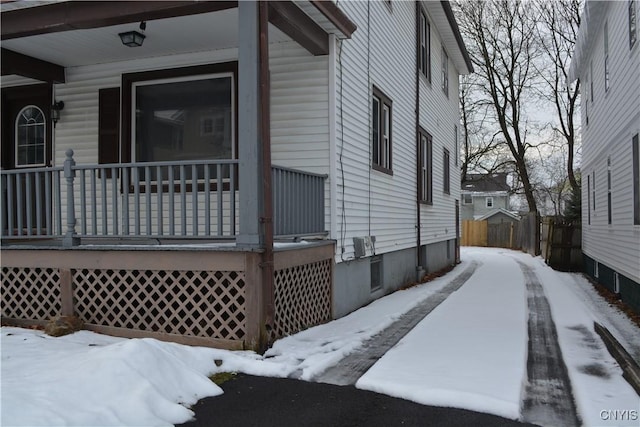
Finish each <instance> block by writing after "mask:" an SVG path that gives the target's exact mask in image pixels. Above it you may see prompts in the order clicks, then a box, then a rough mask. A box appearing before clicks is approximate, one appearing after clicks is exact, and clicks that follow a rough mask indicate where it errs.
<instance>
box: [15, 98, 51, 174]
mask: <svg viewBox="0 0 640 427" xmlns="http://www.w3.org/2000/svg"><path fill="white" fill-rule="evenodd" d="M45 135H46V122H45V115H44V113H43V112H42V110H41V109H40V108H38V107H36V106H35V105H28V106H26V107H24V108H23V109H22V110H20V112H19V113H18V117H17V118H16V131H15V138H16V140H15V143H16V150H15V153H16V167H24V166H42V165H44V164H45V151H46V136H45Z"/></svg>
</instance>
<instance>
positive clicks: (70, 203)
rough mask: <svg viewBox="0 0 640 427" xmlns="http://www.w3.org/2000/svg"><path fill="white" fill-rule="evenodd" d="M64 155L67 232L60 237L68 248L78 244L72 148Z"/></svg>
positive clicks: (63, 244) (74, 162)
mask: <svg viewBox="0 0 640 427" xmlns="http://www.w3.org/2000/svg"><path fill="white" fill-rule="evenodd" d="M65 155H66V157H67V158H66V159H65V161H64V178H65V179H66V181H67V233H66V234H65V235H64V237H63V238H62V246H64V247H65V248H69V247H71V246H77V245H79V244H80V239H79V238H78V236H77V235H76V209H75V194H74V190H73V180H74V178H75V176H76V171H74V170H73V167H74V166H75V165H76V161H75V160H73V150H72V149H68V150H67V151H66V153H65Z"/></svg>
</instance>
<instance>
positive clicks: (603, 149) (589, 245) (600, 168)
mask: <svg viewBox="0 0 640 427" xmlns="http://www.w3.org/2000/svg"><path fill="white" fill-rule="evenodd" d="M638 12H639V8H638V2H637V1H635V0H632V1H618V2H598V1H587V3H586V5H585V9H584V12H583V17H582V22H581V25H580V32H579V36H578V40H577V43H576V48H575V52H574V57H573V60H572V63H571V68H570V80H571V81H574V80H575V79H579V80H580V85H581V86H580V87H581V91H582V101H581V102H582V104H581V105H582V113H581V114H582V165H581V170H582V236H583V237H582V250H583V253H584V261H585V271H586V273H587V274H589V275H590V276H592V277H593V278H594V279H595V280H597V281H598V282H600V283H602V284H603V285H605V286H606V287H608V288H609V289H610V290H612V291H615V292H617V293H619V294H620V295H621V296H622V299H623V300H624V301H625V302H627V303H628V304H629V305H631V306H632V307H634V309H635V310H636V311H640V181H639V180H640V173H639V165H640V157H639V156H640V154H639V153H640V150H639V147H638V134H639V133H640V42H639V41H638Z"/></svg>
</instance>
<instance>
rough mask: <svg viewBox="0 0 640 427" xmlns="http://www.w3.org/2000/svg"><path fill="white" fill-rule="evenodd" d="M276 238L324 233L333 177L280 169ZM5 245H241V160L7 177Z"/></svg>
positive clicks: (34, 171) (0, 220)
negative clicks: (156, 241)
mask: <svg viewBox="0 0 640 427" xmlns="http://www.w3.org/2000/svg"><path fill="white" fill-rule="evenodd" d="M272 177H273V185H272V187H273V201H274V226H275V228H274V233H275V234H276V236H291V235H309V234H319V233H323V232H324V181H325V179H326V176H324V175H317V174H311V173H307V172H302V171H297V170H293V169H288V168H282V167H278V166H274V167H273V168H272ZM0 178H1V187H2V212H1V213H0V229H1V230H2V238H3V240H12V239H31V238H34V237H44V238H64V239H65V241H66V242H67V244H68V245H73V244H75V243H77V240H78V239H80V238H85V237H91V238H102V237H113V238H139V237H146V238H163V239H164V238H185V239H197V238H205V239H235V236H236V235H237V234H238V233H239V203H238V202H239V198H238V180H239V179H240V177H239V170H238V161H237V160H201V161H180V162H145V163H128V164H103V165H76V164H75V161H74V159H73V151H72V150H68V152H67V158H66V160H65V163H64V166H63V167H49V168H30V169H18V170H5V171H1V172H0Z"/></svg>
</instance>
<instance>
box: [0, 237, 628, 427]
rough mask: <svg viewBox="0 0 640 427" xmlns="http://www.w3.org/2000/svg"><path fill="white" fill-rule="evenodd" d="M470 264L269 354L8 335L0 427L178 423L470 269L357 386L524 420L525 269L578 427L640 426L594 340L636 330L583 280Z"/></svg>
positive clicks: (389, 316)
mask: <svg viewBox="0 0 640 427" xmlns="http://www.w3.org/2000/svg"><path fill="white" fill-rule="evenodd" d="M462 258H463V263H462V264H461V265H459V266H458V267H456V269H454V270H453V271H452V272H451V273H449V274H448V275H446V276H444V277H441V278H438V279H436V280H434V281H432V282H429V283H427V284H423V285H420V286H416V287H413V288H411V289H408V290H404V291H399V292H396V293H394V294H392V295H389V296H387V297H385V298H382V299H380V300H378V301H375V302H373V303H372V304H370V305H368V306H367V307H364V308H362V309H360V310H358V311H356V312H354V313H352V314H351V315H349V316H346V317H344V318H342V319H338V320H335V321H333V322H330V323H327V324H325V325H321V326H318V327H315V328H311V329H308V330H306V331H303V332H300V333H298V334H296V335H293V336H291V337H287V338H285V339H282V340H279V341H277V342H276V343H275V345H274V346H273V348H272V349H270V350H269V351H268V352H267V353H266V354H265V356H264V357H263V356H260V355H257V354H255V353H253V352H230V351H224V350H215V349H207V348H197V347H186V346H181V345H177V344H171V343H162V342H159V341H156V340H150V339H132V340H126V339H120V338H112V337H107V336H103V335H98V334H93V333H90V332H86V331H83V332H79V333H76V334H73V335H70V336H66V337H61V338H51V337H48V336H46V335H44V334H43V333H42V332H39V331H32V330H27V329H19V328H7V327H4V328H2V332H1V340H2V341H1V345H2V347H1V352H2V372H1V373H2V389H1V392H2V397H1V407H0V409H1V411H2V418H1V424H2V425H3V426H10V425H29V426H38V425H171V424H178V423H182V422H185V421H187V420H189V419H190V418H191V417H192V412H191V411H190V410H189V409H188V407H189V406H190V405H192V404H193V403H195V402H196V401H197V400H198V399H200V398H203V397H205V396H216V395H218V394H220V393H222V390H221V389H220V388H219V387H218V386H216V385H215V384H213V383H212V382H211V381H210V380H209V379H208V378H207V376H208V375H210V374H212V373H215V372H224V371H226V372H244V373H247V374H253V375H263V376H273V377H287V376H289V375H293V374H295V376H299V377H300V378H303V379H310V378H313V377H314V376H315V375H317V374H318V373H320V372H322V371H324V370H325V369H326V368H327V367H330V366H332V365H334V364H336V363H338V362H339V360H340V359H341V358H342V357H344V356H345V355H347V354H349V353H351V352H352V351H353V350H354V349H357V348H358V347H359V346H360V345H361V344H362V343H363V342H364V341H365V340H367V339H368V338H370V337H371V336H373V335H375V334H376V333H378V332H380V331H381V330H383V329H384V328H385V327H387V326H389V325H390V324H391V323H393V322H394V320H396V319H398V318H399V317H400V316H401V315H402V314H403V313H405V312H407V311H408V310H410V309H411V308H412V307H414V306H415V305H416V304H418V303H419V302H420V301H422V300H423V299H425V298H427V297H428V296H430V295H432V294H434V293H436V292H438V291H439V290H441V289H442V288H443V287H444V286H446V285H447V284H448V283H449V282H451V281H452V280H453V279H454V278H455V277H457V276H458V275H459V274H460V273H461V272H462V271H463V270H464V269H465V268H466V267H467V266H468V265H469V263H470V262H472V261H474V260H476V261H478V262H480V263H481V264H482V265H481V266H480V267H479V268H478V269H477V270H476V272H475V273H474V275H473V276H472V277H471V278H470V279H469V281H468V282H467V283H465V284H464V285H463V286H462V287H461V288H460V289H459V290H458V291H456V292H455V293H453V294H452V295H451V296H450V297H449V298H448V299H447V300H445V301H444V302H443V303H442V304H441V305H440V306H438V307H436V309H434V311H433V312H432V313H431V314H430V315H428V316H427V317H426V318H425V319H424V320H423V321H422V322H421V323H419V324H418V326H417V327H415V328H414V329H413V331H411V332H410V333H409V334H408V335H406V336H405V338H404V339H403V340H401V341H400V342H399V343H398V345H397V346H396V347H394V348H393V349H392V350H391V351H389V352H388V353H387V354H386V355H385V356H384V357H383V358H382V359H380V360H379V361H378V362H377V363H376V364H375V365H374V366H373V367H372V368H371V369H370V370H369V371H368V372H367V373H366V374H365V375H364V376H363V377H361V379H360V380H359V382H358V383H357V386H358V387H360V388H366V389H370V390H374V391H378V392H381V393H385V394H389V395H393V396H398V397H403V398H405V399H409V400H413V401H416V402H420V403H424V404H434V405H440V406H453V407H460V408H466V409H472V410H476V411H481V412H487V413H493V414H497V415H502V416H506V417H509V418H513V419H516V418H518V417H519V408H520V404H521V393H522V390H523V387H524V383H525V382H526V361H527V328H526V319H527V316H528V313H527V305H526V297H525V291H524V284H523V282H524V280H523V277H522V273H521V271H520V269H519V268H518V264H517V263H516V260H519V261H521V262H524V263H526V264H527V265H528V266H530V267H531V269H533V270H534V271H535V273H536V274H537V275H538V277H539V278H540V279H541V283H542V286H543V288H544V292H545V294H546V296H547V298H548V300H549V303H550V306H551V311H552V314H553V318H554V321H555V324H556V328H557V331H558V338H559V343H560V347H561V350H562V354H563V356H564V359H565V363H566V365H567V369H568V371H569V376H570V379H571V383H572V385H573V392H574V397H575V399H576V403H577V407H578V412H579V415H580V417H581V419H582V421H583V422H584V424H585V425H638V421H637V416H638V410H639V409H640V398H638V396H637V395H636V394H635V392H634V391H633V389H632V388H631V387H630V386H629V385H628V384H627V383H626V382H625V381H624V379H623V378H622V374H621V370H620V368H619V367H618V365H617V363H616V362H615V361H614V360H613V358H611V356H610V355H609V354H608V352H607V351H606V349H605V348H604V345H603V344H602V342H600V341H599V338H598V337H597V336H596V338H595V339H593V337H592V334H593V332H592V331H593V321H594V320H597V321H599V322H600V323H602V324H603V325H604V326H606V327H607V328H609V329H610V330H611V332H612V333H613V334H614V335H615V336H616V337H617V338H618V339H619V340H620V341H621V342H622V344H623V345H624V346H625V347H626V348H627V349H629V350H630V351H631V352H632V354H634V351H635V349H640V331H638V329H637V328H636V327H635V326H634V325H633V324H631V322H629V321H628V320H627V319H626V318H624V317H623V316H621V315H620V314H618V313H617V312H616V311H615V309H613V308H611V307H609V306H608V304H606V303H604V302H603V301H602V299H600V297H599V296H598V295H597V294H596V293H595V292H594V291H593V290H592V289H591V286H590V285H589V284H588V283H587V282H586V281H585V279H583V278H582V277H581V276H579V275H574V274H566V273H557V272H555V271H553V270H551V269H549V268H548V267H546V266H545V265H544V263H543V261H542V260H541V259H540V258H532V257H530V256H528V255H525V254H521V253H518V252H514V251H508V250H501V249H481V248H463V251H462ZM636 357H637V356H636ZM616 410H619V411H624V410H627V411H636V412H635V414H636V419H635V420H633V419H632V418H633V417H632V416H631V415H632V414H633V412H627V414H628V415H627V418H628V419H627V420H621V419H620V417H618V418H617V419H615V420H614V419H613V418H614V417H613V416H612V414H615V412H614V411H616ZM603 411H605V412H603ZM606 411H610V412H606Z"/></svg>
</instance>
